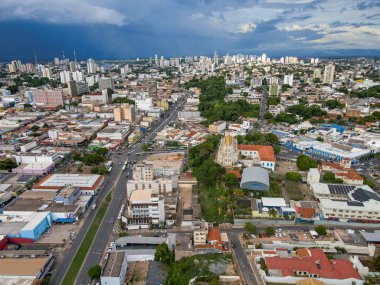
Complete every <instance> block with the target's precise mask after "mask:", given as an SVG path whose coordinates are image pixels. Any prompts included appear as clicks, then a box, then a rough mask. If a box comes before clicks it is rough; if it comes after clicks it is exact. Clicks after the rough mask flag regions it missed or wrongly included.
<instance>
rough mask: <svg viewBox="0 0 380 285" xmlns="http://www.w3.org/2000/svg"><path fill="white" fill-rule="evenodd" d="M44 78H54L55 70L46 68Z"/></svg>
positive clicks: (43, 73)
mask: <svg viewBox="0 0 380 285" xmlns="http://www.w3.org/2000/svg"><path fill="white" fill-rule="evenodd" d="M42 77H47V78H49V79H52V78H53V69H52V68H51V67H45V68H44V69H43V70H42Z"/></svg>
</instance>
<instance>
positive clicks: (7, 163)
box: [0, 158, 17, 170]
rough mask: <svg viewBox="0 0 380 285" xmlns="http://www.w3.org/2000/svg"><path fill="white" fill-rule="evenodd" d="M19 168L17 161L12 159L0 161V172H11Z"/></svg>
mask: <svg viewBox="0 0 380 285" xmlns="http://www.w3.org/2000/svg"><path fill="white" fill-rule="evenodd" d="M16 167H17V163H16V161H14V160H13V159H10V158H5V159H2V160H0V170H11V169H13V168H16Z"/></svg>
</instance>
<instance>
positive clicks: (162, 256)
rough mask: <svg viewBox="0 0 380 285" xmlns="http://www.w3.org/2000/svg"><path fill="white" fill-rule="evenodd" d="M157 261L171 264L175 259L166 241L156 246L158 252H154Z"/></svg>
mask: <svg viewBox="0 0 380 285" xmlns="http://www.w3.org/2000/svg"><path fill="white" fill-rule="evenodd" d="M154 260H155V261H162V262H163V263H165V264H167V265H169V264H170V263H172V261H173V254H172V252H171V251H170V250H169V247H168V245H167V243H166V242H164V243H161V244H159V245H157V246H156V252H155V253H154Z"/></svg>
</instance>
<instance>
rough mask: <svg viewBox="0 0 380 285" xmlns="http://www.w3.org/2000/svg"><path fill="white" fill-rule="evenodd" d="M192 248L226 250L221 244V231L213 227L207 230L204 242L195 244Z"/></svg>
mask: <svg viewBox="0 0 380 285" xmlns="http://www.w3.org/2000/svg"><path fill="white" fill-rule="evenodd" d="M194 248H195V249H196V250H204V249H213V250H217V251H226V249H225V247H224V246H223V240H222V233H221V231H220V230H219V229H218V228H215V227H212V228H210V229H209V230H208V233H207V242H206V244H197V245H195V246H194Z"/></svg>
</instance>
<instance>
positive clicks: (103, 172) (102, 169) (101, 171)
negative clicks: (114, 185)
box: [98, 165, 108, 175]
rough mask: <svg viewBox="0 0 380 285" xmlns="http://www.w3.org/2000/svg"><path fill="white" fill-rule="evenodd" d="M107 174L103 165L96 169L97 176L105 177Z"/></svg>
mask: <svg viewBox="0 0 380 285" xmlns="http://www.w3.org/2000/svg"><path fill="white" fill-rule="evenodd" d="M107 173H108V170H107V168H106V167H105V166H104V165H102V166H99V167H98V174H100V175H106V174H107Z"/></svg>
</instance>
